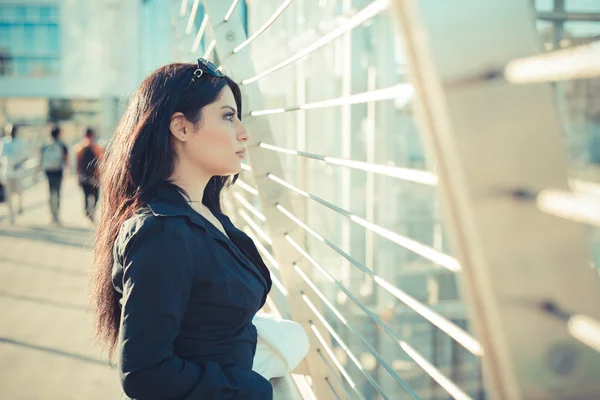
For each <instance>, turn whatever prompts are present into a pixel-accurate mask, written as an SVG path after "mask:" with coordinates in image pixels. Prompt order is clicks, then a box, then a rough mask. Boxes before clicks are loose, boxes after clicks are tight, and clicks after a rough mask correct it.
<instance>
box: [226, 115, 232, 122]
mask: <svg viewBox="0 0 600 400" xmlns="http://www.w3.org/2000/svg"><path fill="white" fill-rule="evenodd" d="M225 119H226V120H229V121H233V114H226V115H225Z"/></svg>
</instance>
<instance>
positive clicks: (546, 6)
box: [535, 0, 554, 11]
mask: <svg viewBox="0 0 600 400" xmlns="http://www.w3.org/2000/svg"><path fill="white" fill-rule="evenodd" d="M535 8H536V10H538V11H552V10H554V0H535Z"/></svg>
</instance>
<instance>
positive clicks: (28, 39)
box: [22, 25, 38, 54]
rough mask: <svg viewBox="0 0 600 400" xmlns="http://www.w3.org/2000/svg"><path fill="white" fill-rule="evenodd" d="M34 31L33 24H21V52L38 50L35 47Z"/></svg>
mask: <svg viewBox="0 0 600 400" xmlns="http://www.w3.org/2000/svg"><path fill="white" fill-rule="evenodd" d="M35 31H36V26H35V25H25V26H23V45H24V48H23V50H22V53H23V54H32V53H33V54H35V53H37V52H38V51H37V48H36V47H37V46H38V45H37V44H36V37H35Z"/></svg>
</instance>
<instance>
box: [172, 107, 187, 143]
mask: <svg viewBox="0 0 600 400" xmlns="http://www.w3.org/2000/svg"><path fill="white" fill-rule="evenodd" d="M186 128H187V120H186V118H185V115H183V113H181V112H176V113H174V114H173V115H171V123H170V124H169V130H170V131H171V135H173V137H175V139H177V140H179V141H181V142H187V140H188V139H189V137H190V132H188V131H187V129H186Z"/></svg>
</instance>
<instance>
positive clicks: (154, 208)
mask: <svg viewBox="0 0 600 400" xmlns="http://www.w3.org/2000/svg"><path fill="white" fill-rule="evenodd" d="M147 204H148V208H149V209H150V211H151V212H152V214H153V215H155V216H159V217H186V218H188V219H189V220H190V221H191V222H192V223H193V224H194V225H197V226H199V227H201V228H202V229H204V231H205V232H206V233H207V234H208V235H209V236H210V237H212V238H213V239H215V240H217V241H219V242H221V243H223V244H225V245H226V246H227V248H228V250H229V251H230V252H232V253H234V254H236V255H237V256H238V258H242V260H240V261H241V262H242V264H246V263H245V262H244V261H243V258H244V257H245V258H248V259H249V260H250V261H251V262H252V263H254V264H255V266H256V267H255V268H252V266H247V265H246V267H247V268H250V269H251V270H252V271H253V272H254V273H255V274H256V275H257V276H258V277H259V279H260V280H261V281H262V282H263V284H264V285H265V286H266V288H267V293H268V291H269V290H270V288H271V277H270V272H269V269H268V268H267V266H266V265H265V264H264V262H263V260H262V258H261V257H260V255H259V254H258V251H256V248H255V245H254V243H253V242H252V240H251V239H249V238H248V237H247V236H246V235H245V234H244V233H243V232H242V231H240V230H239V229H237V228H236V227H235V226H234V225H233V223H232V222H231V220H230V219H229V217H228V216H226V215H225V214H223V213H220V212H218V211H212V210H211V211H212V213H213V215H214V216H215V217H216V218H217V219H218V220H219V222H220V223H221V225H223V228H224V229H225V232H227V236H229V239H227V237H226V236H225V235H223V233H222V232H221V231H219V229H218V228H217V227H215V226H214V225H213V224H212V223H211V222H209V221H208V220H206V219H205V218H204V217H203V216H201V215H200V214H199V213H197V212H196V211H195V210H194V209H193V208H192V206H191V205H190V204H189V202H188V201H187V200H186V199H185V197H184V196H183V194H182V193H181V192H180V191H179V189H178V188H177V186H175V185H173V184H164V185H162V186H160V187H159V188H158V189H157V190H156V192H155V193H154V195H153V196H152V197H151V199H150V200H149V201H148V203H147ZM237 253H242V254H243V256H241V257H240V255H238V254H237ZM257 269H258V270H257ZM265 296H266V294H265Z"/></svg>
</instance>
